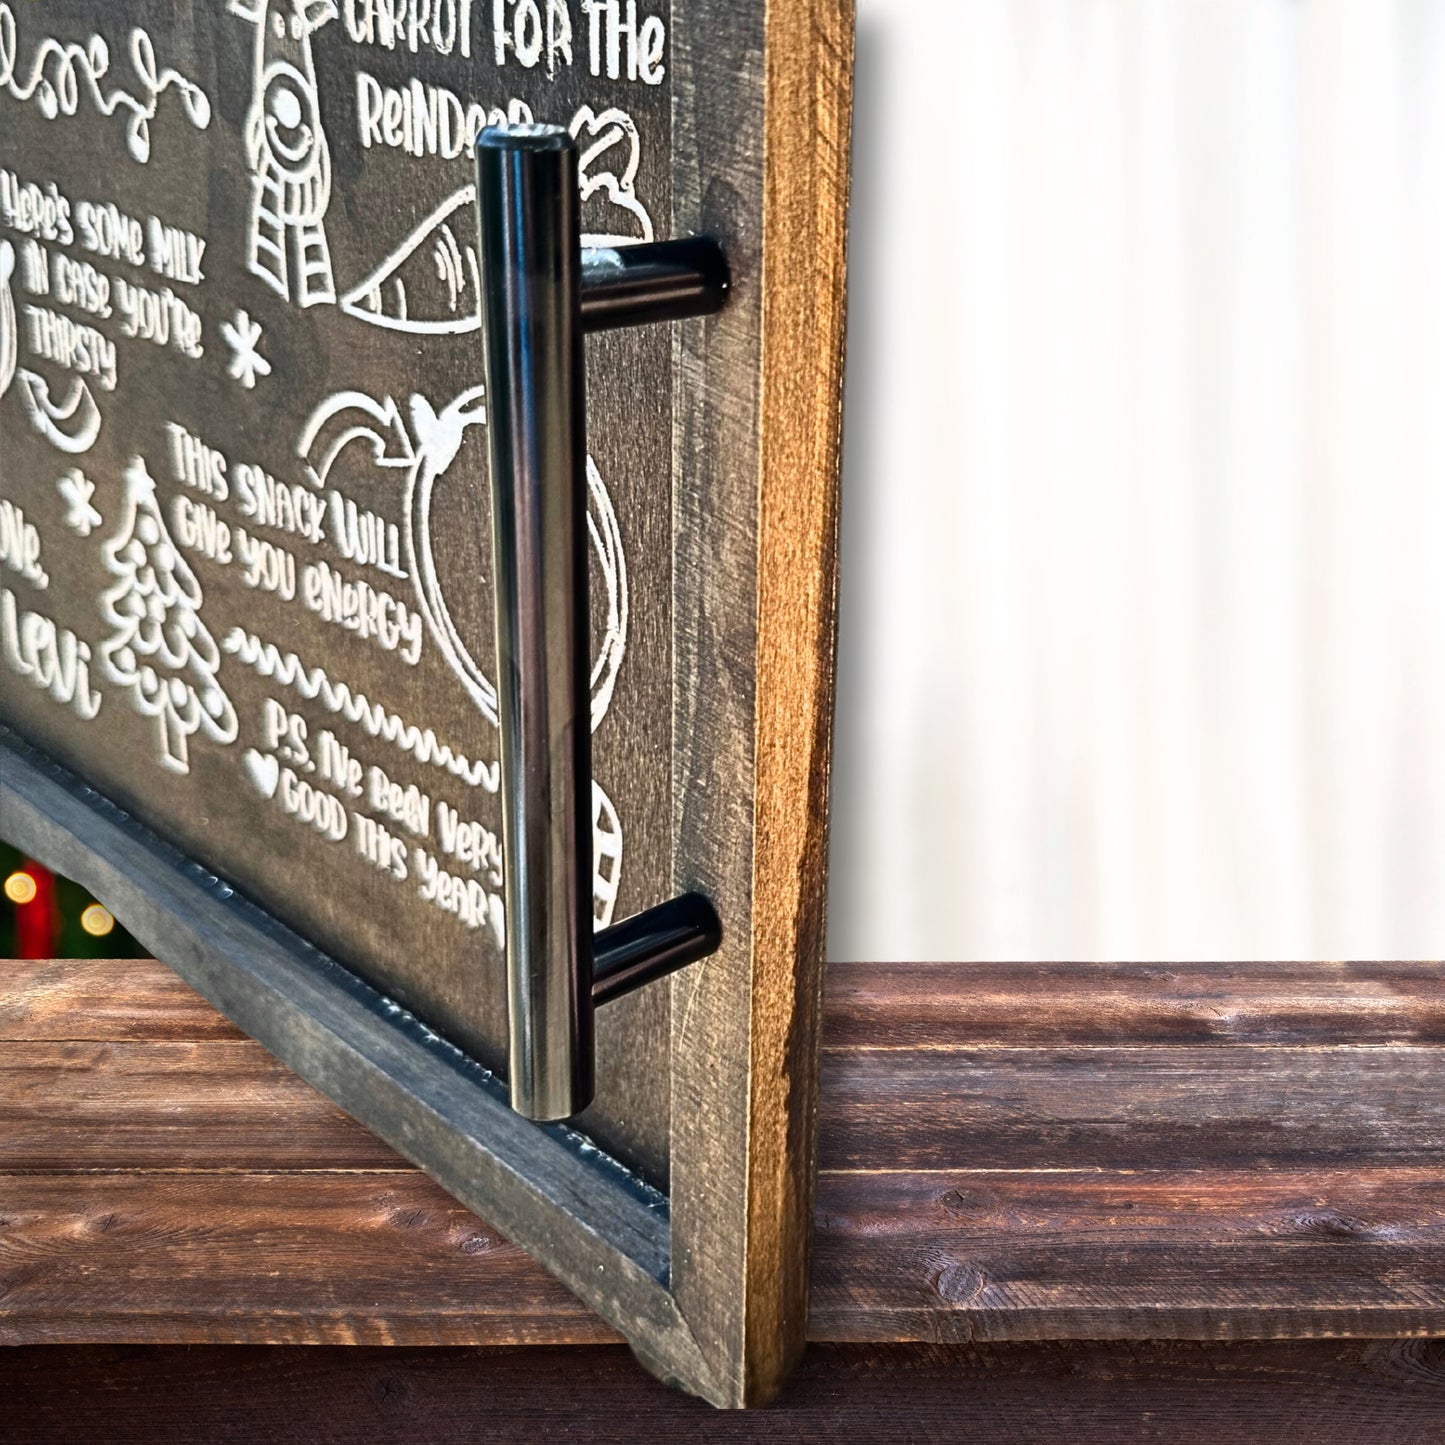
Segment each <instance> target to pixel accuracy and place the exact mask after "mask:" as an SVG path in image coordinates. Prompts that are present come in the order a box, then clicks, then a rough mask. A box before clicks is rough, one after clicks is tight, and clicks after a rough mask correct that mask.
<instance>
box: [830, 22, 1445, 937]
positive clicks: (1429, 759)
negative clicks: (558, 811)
mask: <svg viewBox="0 0 1445 1445" xmlns="http://www.w3.org/2000/svg"><path fill="white" fill-rule="evenodd" d="M858 9H859V30H858V70H857V114H856V128H855V139H854V201H853V213H852V216H853V220H852V253H851V255H852V272H851V285H852V296H851V302H850V312H849V371H848V386H847V413H846V419H845V428H846V444H845V468H844V472H845V477H844V486H843V505H844V513H843V546H842V637H841V651H840V659H839V694H838V719H837V766H836V771H835V776H834V808H833V834H832V882H831V902H830V930H829V954H830V956H831V957H833V958H840V959H841V958H853V959H897V958H908V959H984V958H988V959H1012V958H1038V959H1066V958H1072V959H1178V960H1185V959H1199V958H1217V959H1231V958H1319V959H1330V958H1352V957H1353V958H1412V957H1413V958H1419V957H1433V958H1442V957H1445V0H859V5H858Z"/></svg>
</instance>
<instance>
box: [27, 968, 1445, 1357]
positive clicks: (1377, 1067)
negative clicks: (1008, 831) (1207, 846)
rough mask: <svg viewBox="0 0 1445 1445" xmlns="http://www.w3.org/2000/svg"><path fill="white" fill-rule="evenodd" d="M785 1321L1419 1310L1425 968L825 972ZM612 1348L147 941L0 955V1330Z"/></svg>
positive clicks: (1442, 1201)
mask: <svg viewBox="0 0 1445 1445" xmlns="http://www.w3.org/2000/svg"><path fill="white" fill-rule="evenodd" d="M810 1334H811V1337H812V1338H813V1339H815V1340H819V1341H831V1342H847V1343H884V1342H890V1341H931V1342H943V1343H959V1342H966V1341H1010V1340H1013V1341H1026V1340H1068V1339H1076V1340H1077V1339H1181V1340H1229V1339H1288V1338H1298V1339H1305V1338H1318V1337H1340V1336H1355V1337H1363V1338H1385V1337H1402V1336H1411V1335H1415V1336H1427V1335H1445V968H1442V967H1441V966H1440V965H1438V964H1428V963H1422V964H1372V963H1361V964H1341V963H1312V964H1170V965H1099V964H1090V965H1084V964H1078V965H1067V964H1049V965H1038V964H1031V965H1026V964H957V965H940V964H927V965H921V964H915V965H878V964H867V965H862V964H840V965H833V966H832V967H831V968H830V971H829V979H828V1002H827V1018H826V1025H825V1044H824V1066H823V1094H822V1117H821V1175H820V1187H819V1197H818V1208H817V1240H816V1248H815V1256H814V1269H813V1293H812V1317H811V1327H810ZM615 1339H616V1336H615V1335H614V1334H613V1333H612V1332H611V1331H610V1330H609V1329H608V1328H607V1327H606V1326H605V1325H604V1324H602V1322H601V1321H600V1320H598V1319H597V1318H596V1316H594V1315H592V1314H591V1313H590V1312H589V1311H588V1310H587V1309H586V1308H584V1307H583V1306H582V1305H581V1304H579V1303H578V1302H576V1301H575V1300H574V1299H573V1298H572V1296H571V1295H570V1294H568V1293H567V1291H565V1290H564V1289H562V1288H561V1287H560V1286H559V1285H557V1284H555V1283H553V1282H552V1281H551V1279H550V1278H549V1277H548V1276H547V1275H546V1274H545V1273H544V1272H543V1271H542V1270H541V1268H540V1267H539V1266H538V1265H536V1264H535V1263H533V1262H532V1261H531V1260H530V1259H529V1258H528V1257H527V1255H525V1254H524V1253H523V1252H522V1251H521V1250H519V1249H516V1248H514V1247H513V1246H511V1245H510V1244H508V1243H507V1242H506V1241H505V1240H504V1239H503V1238H501V1237H500V1236H499V1235H498V1234H497V1233H496V1231H494V1230H492V1229H490V1228H489V1227H488V1226H487V1225H486V1224H485V1223H484V1222H483V1221H481V1220H479V1219H477V1218H476V1217H475V1216H474V1215H472V1214H470V1213H468V1212H467V1211H466V1210H465V1209H463V1208H462V1206H461V1205H459V1204H457V1203H456V1202H454V1201H453V1200H452V1199H451V1198H450V1197H449V1196H448V1195H447V1194H445V1193H444V1192H443V1191H442V1190H441V1189H440V1188H438V1187H437V1186H436V1185H434V1184H433V1183H432V1182H431V1181H430V1180H428V1179H427V1178H426V1177H425V1176H423V1175H422V1174H420V1173H418V1172H417V1171H416V1170H415V1169H413V1168H412V1167H411V1166H409V1165H408V1164H406V1163H405V1162H404V1161H403V1160H401V1159H400V1158H398V1156H396V1155H395V1154H393V1153H392V1152H391V1151H390V1150H388V1149H387V1148H386V1147H385V1146H384V1145H382V1144H380V1143H379V1142H378V1141H376V1140H375V1139H373V1138H372V1137H371V1136H370V1135H369V1134H367V1133H366V1132H365V1131H364V1130H362V1129H361V1128H360V1127H359V1126H357V1125H356V1124H354V1123H353V1122H351V1121H350V1120H349V1119H347V1118H346V1117H345V1116H344V1115H342V1114H340V1113H339V1112H338V1111H337V1110H336V1109H335V1107H334V1106H333V1105H331V1104H330V1103H328V1102H327V1101H326V1100H325V1099H323V1098H322V1097H321V1096H320V1095H318V1094H316V1093H315V1092H314V1091H312V1090H311V1089H310V1088H309V1087H308V1086H307V1085H305V1084H304V1083H302V1082H301V1081H300V1080H299V1079H298V1078H296V1077H295V1076H294V1075H292V1074H291V1073H289V1072H288V1071H287V1070H286V1069H284V1068H283V1067H282V1066H281V1065H279V1064H277V1063H276V1062H275V1061H274V1060H272V1059H271V1057H270V1056H269V1055H268V1054H266V1053H265V1052H264V1050H262V1049H261V1048H260V1047H259V1046H258V1045H257V1044H254V1043H252V1042H250V1041H249V1040H248V1039H246V1038H245V1037H244V1036H242V1035H240V1034H239V1033H237V1032H236V1031H235V1030H234V1029H233V1028H232V1027H231V1026H230V1025H229V1024H227V1023H226V1022H225V1021H224V1020H223V1019H221V1018H220V1017H219V1016H218V1015H217V1014H215V1013H214V1012H213V1011H212V1010H211V1009H210V1007H209V1006H208V1005H207V1004H205V1003H204V1002H203V1001H202V1000H201V999H200V998H199V997H198V996H197V995H195V994H194V993H192V992H191V991H190V990H189V989H188V988H187V987H186V986H185V985H184V984H182V983H181V982H180V981H179V979H177V978H176V977H175V976H174V975H172V974H171V973H170V972H169V971H168V970H166V969H165V968H163V967H161V966H160V965H158V964H155V963H152V962H149V961H101V962H81V961H63V962H62V961H54V962H40V963H34V962H29V963H20V962H10V963H3V964H0V1341H3V1342H5V1343H10V1344H34V1343H45V1342H69V1343H118V1342H130V1343H136V1342H150V1343H175V1344H183V1343H201V1342H211V1343H230V1344H262V1343H292V1344H300V1343H329V1344H397V1345H443V1344H451V1345H460V1344H470V1345H519V1344H534V1345H535V1344H572V1345H579V1344H601V1343H604V1342H611V1341H614V1340H615Z"/></svg>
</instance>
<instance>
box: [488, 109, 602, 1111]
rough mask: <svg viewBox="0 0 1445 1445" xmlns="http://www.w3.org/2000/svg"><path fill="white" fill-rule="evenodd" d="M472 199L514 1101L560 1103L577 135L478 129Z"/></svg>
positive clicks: (581, 957)
mask: <svg viewBox="0 0 1445 1445" xmlns="http://www.w3.org/2000/svg"><path fill="white" fill-rule="evenodd" d="M477 201H478V211H479V213H480V227H481V250H480V259H481V267H482V275H483V276H484V278H485V284H484V286H483V288H482V290H483V302H482V315H483V339H484V345H485V348H486V386H487V423H488V424H487V430H488V433H489V438H490V449H491V490H492V567H493V576H494V579H495V586H496V604H495V612H496V633H497V718H498V727H499V731H500V733H501V778H502V787H501V795H502V827H503V833H504V837H505V851H506V869H505V873H506V878H505V884H504V892H503V897H504V901H505V904H506V951H507V1002H508V1011H509V1015H510V1035H511V1037H510V1059H511V1065H510V1073H511V1088H512V1106H513V1107H514V1108H515V1109H516V1110H517V1111H518V1112H519V1113H521V1114H525V1115H526V1116H527V1117H528V1118H531V1119H565V1118H567V1117H568V1116H569V1115H572V1114H575V1113H577V1112H579V1111H580V1110H581V1109H583V1108H585V1107H586V1106H587V1104H588V1103H589V1102H590V1101H591V1098H592V1089H593V1062H592V1061H593V1050H592V991H591V974H592V887H591V880H592V809H591V797H590V786H591V778H592V732H591V725H590V721H589V707H590V704H589V672H590V652H589V636H588V618H589V611H588V596H587V511H586V508H587V477H586V471H585V462H586V456H587V439H586V416H585V405H584V390H583V388H584V378H583V351H582V274H581V273H582V257H581V249H580V242H579V237H580V234H581V226H580V217H579V209H580V204H581V203H580V200H579V198H578V190H577V148H576V145H575V143H574V142H573V140H572V137H571V135H570V134H569V133H568V132H567V131H565V130H563V129H561V128H560V127H557V126H515V127H509V128H507V129H505V130H490V131H487V132H485V133H484V134H483V135H482V137H481V139H480V140H479V142H478V145H477ZM584 888H585V890H586V891H585V893H584V892H583V889H584Z"/></svg>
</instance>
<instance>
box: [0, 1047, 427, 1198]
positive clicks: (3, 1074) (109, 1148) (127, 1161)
mask: <svg viewBox="0 0 1445 1445" xmlns="http://www.w3.org/2000/svg"><path fill="white" fill-rule="evenodd" d="M0 1159H3V1160H4V1161H5V1167H6V1168H9V1169H44V1170H47V1171H52V1172H53V1171H64V1170H80V1169H126V1170H133V1169H242V1170H244V1169H375V1168H383V1169H386V1168H391V1169H398V1168H406V1167H408V1166H407V1164H406V1161H405V1160H403V1159H402V1158H401V1156H400V1155H399V1154H397V1153H395V1152H394V1151H393V1150H392V1149H391V1148H389V1147H388V1146H387V1145H386V1144H384V1143H383V1142H382V1141H381V1139H379V1138H378V1137H377V1136H376V1135H375V1134H373V1133H372V1132H371V1131H370V1130H368V1129H365V1128H363V1127H362V1126H361V1125H360V1124H358V1123H357V1122H356V1121H355V1120H354V1119H350V1118H348V1117H347V1115H346V1114H344V1113H343V1112H342V1111H341V1110H340V1109H339V1108H337V1106H336V1105H335V1104H333V1103H331V1102H330V1100H328V1099H326V1098H324V1097H323V1096H322V1095H321V1094H318V1093H317V1092H316V1090H315V1089H313V1088H312V1087H311V1086H310V1085H309V1084H307V1083H306V1082H305V1080H303V1079H302V1078H300V1077H299V1076H298V1075H296V1074H294V1073H292V1072H291V1070H290V1069H288V1068H287V1067H286V1066H285V1065H284V1064H282V1063H280V1062H279V1061H278V1060H276V1059H275V1058H273V1057H272V1056H271V1055H270V1054H268V1053H267V1052H266V1050H265V1049H263V1048H262V1047H261V1046H260V1045H259V1044H256V1043H253V1042H251V1040H249V1039H241V1040H213V1041H209V1042H204V1043H142V1044H133V1043H122V1044H97V1043H60V1044H52V1043H34V1044H31V1043H12V1044H6V1045H5V1046H4V1048H0Z"/></svg>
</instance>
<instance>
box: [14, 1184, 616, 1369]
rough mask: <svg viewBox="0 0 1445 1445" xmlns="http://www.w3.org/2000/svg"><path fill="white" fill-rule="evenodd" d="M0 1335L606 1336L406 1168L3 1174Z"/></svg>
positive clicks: (289, 1339)
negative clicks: (393, 1169) (351, 1170)
mask: <svg viewBox="0 0 1445 1445" xmlns="http://www.w3.org/2000/svg"><path fill="white" fill-rule="evenodd" d="M0 1219H3V1221H4V1222H3V1227H0V1286H3V1288H0V1343H5V1344H15V1343H44V1342H50V1341H71V1342H88V1341H107V1340H124V1341H130V1342H137V1341H156V1342H177V1341H185V1342H187V1343H192V1344H206V1343H228V1344H230V1343H248V1344H285V1343H295V1344H304V1343H329V1344H378V1345H390V1344H409V1345H420V1344H440V1345H458V1344H469V1345H471V1344H509V1345H515V1344H524V1343H534V1344H577V1343H583V1342H595V1341H599V1340H615V1339H617V1338H618V1336H617V1335H616V1334H615V1333H614V1332H613V1331H612V1330H610V1329H609V1328H608V1327H607V1325H606V1324H605V1323H604V1322H603V1321H602V1320H601V1319H599V1318H598V1316H597V1315H596V1314H595V1313H593V1311H591V1310H590V1309H588V1308H587V1307H586V1306H585V1305H583V1304H582V1303H581V1302H580V1301H579V1300H578V1299H577V1298H576V1297H575V1296H574V1295H572V1294H571V1293H570V1292H569V1291H568V1290H566V1289H564V1288H563V1287H562V1286H561V1285H560V1284H558V1283H557V1282H556V1281H555V1280H554V1279H552V1278H551V1277H550V1276H549V1275H548V1274H547V1272H546V1271H545V1270H544V1269H543V1268H542V1267H541V1266H540V1265H539V1264H537V1263H536V1262H535V1261H534V1260H533V1259H532V1258H531V1257H530V1256H529V1255H527V1253H526V1252H525V1251H524V1250H522V1249H520V1248H518V1247H517V1246H515V1245H513V1244H510V1243H508V1242H507V1240H506V1239H505V1238H504V1237H503V1236H502V1235H501V1234H499V1233H498V1232H497V1231H496V1230H494V1229H492V1228H490V1227H489V1226H488V1225H486V1224H484V1223H483V1222H482V1221H481V1220H479V1219H478V1218H477V1217H476V1215H474V1214H472V1213H471V1212H470V1211H469V1210H467V1209H466V1208H464V1207H463V1206H462V1205H460V1204H458V1203H457V1202H456V1200H455V1199H453V1198H452V1197H451V1196H450V1195H448V1194H447V1193H446V1191H445V1190H443V1189H442V1188H441V1186H440V1185H438V1184H435V1183H433V1181H432V1180H430V1179H428V1178H427V1177H426V1176H425V1175H424V1174H421V1173H419V1172H417V1171H415V1170H410V1169H404V1170H396V1171H380V1172H378V1171H363V1172H357V1173H314V1174H308V1173H297V1172H291V1173H287V1174H274V1173H270V1174H258V1173H245V1172H235V1173H184V1174H147V1173H134V1174H121V1173H104V1174H70V1175H54V1174H30V1175H24V1174H12V1175H9V1176H4V1175H0Z"/></svg>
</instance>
